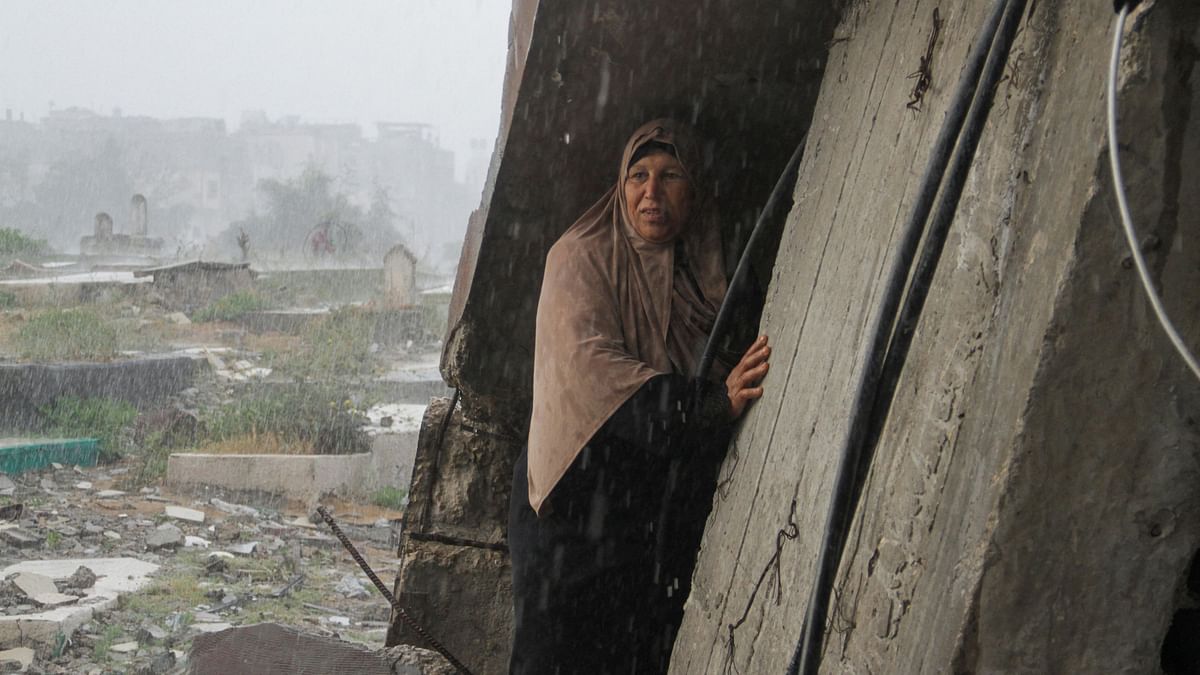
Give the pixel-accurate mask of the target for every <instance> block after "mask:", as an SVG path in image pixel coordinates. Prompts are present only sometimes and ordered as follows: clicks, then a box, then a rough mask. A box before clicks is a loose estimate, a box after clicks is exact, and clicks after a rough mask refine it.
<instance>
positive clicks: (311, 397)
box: [205, 387, 371, 455]
mask: <svg viewBox="0 0 1200 675" xmlns="http://www.w3.org/2000/svg"><path fill="white" fill-rule="evenodd" d="M349 404H350V401H349V400H348V399H347V398H346V397H345V396H344V395H340V394H339V393H337V392H335V391H334V390H331V389H327V388H301V387H288V388H285V389H280V388H271V389H265V390H263V391H261V392H259V393H257V394H256V395H252V396H251V397H249V398H247V399H245V400H242V401H238V402H236V403H231V404H228V405H226V406H224V407H222V408H220V409H218V410H217V411H216V412H215V413H213V414H212V415H211V416H210V417H209V419H207V420H206V424H205V426H206V428H207V430H208V431H207V440H209V441H228V440H231V439H235V438H238V437H242V436H247V435H251V436H258V435H265V434H274V435H275V436H277V437H278V438H279V439H280V440H282V441H284V442H288V441H304V442H307V443H310V444H312V446H313V449H314V450H315V451H316V452H318V453H320V454H325V455H344V454H351V453H356V452H369V451H370V449H371V445H370V440H369V439H368V437H367V435H366V432H364V431H363V429H362V427H363V425H364V423H365V422H366V418H365V417H364V416H363V415H362V413H359V412H357V411H355V410H353V409H352V407H351V405H349Z"/></svg>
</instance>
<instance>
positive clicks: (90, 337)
mask: <svg viewBox="0 0 1200 675" xmlns="http://www.w3.org/2000/svg"><path fill="white" fill-rule="evenodd" d="M118 341H119V334H118V331H117V329H116V327H115V326H113V325H112V324H111V323H109V322H107V321H105V320H104V319H103V318H101V316H100V315H99V314H97V313H96V312H93V311H91V310H86V309H52V310H50V311H48V312H43V313H41V314H38V315H37V316H34V317H33V318H31V319H30V320H29V321H27V322H25V324H24V325H22V326H21V327H20V329H18V330H17V334H16V336H15V337H14V342H15V344H16V347H17V350H18V351H19V352H20V353H21V355H22V356H24V357H25V358H27V359H32V360H35V361H67V360H80V359H86V360H94V359H109V358H112V357H114V356H116V355H117V345H118Z"/></svg>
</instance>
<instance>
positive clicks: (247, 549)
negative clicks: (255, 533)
mask: <svg viewBox="0 0 1200 675" xmlns="http://www.w3.org/2000/svg"><path fill="white" fill-rule="evenodd" d="M260 546H261V544H260V543H259V542H257V541H248V542H246V543H244V544H234V545H233V546H230V547H229V550H230V552H232V553H236V554H238V555H255V554H256V553H258V550H259V547H260Z"/></svg>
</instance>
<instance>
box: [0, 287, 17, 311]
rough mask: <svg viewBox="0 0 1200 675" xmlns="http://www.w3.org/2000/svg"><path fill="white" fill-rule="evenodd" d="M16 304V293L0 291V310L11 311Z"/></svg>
mask: <svg viewBox="0 0 1200 675" xmlns="http://www.w3.org/2000/svg"><path fill="white" fill-rule="evenodd" d="M17 304H18V303H17V294H16V293H13V292H12V291H0V309H12V308H13V307H16V306H17Z"/></svg>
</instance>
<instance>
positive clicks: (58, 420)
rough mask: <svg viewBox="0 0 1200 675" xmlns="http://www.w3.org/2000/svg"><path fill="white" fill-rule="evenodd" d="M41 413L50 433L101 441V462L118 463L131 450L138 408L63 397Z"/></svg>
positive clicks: (45, 407)
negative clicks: (116, 461)
mask: <svg viewBox="0 0 1200 675" xmlns="http://www.w3.org/2000/svg"><path fill="white" fill-rule="evenodd" d="M38 412H39V413H40V414H41V416H42V422H43V425H44V431H45V433H47V434H51V435H54V436H66V437H78V436H86V437H91V438H98V439H100V459H101V461H112V460H115V459H117V458H119V457H121V456H123V455H124V454H126V452H128V451H129V450H130V448H131V443H130V440H129V433H128V431H129V428H130V425H132V424H133V421H134V419H136V418H137V409H136V408H134V407H133V405H131V404H129V403H126V402H125V401H113V400H110V399H106V398H75V397H74V396H64V397H62V398H59V399H56V400H55V401H54V402H53V403H51V404H50V405H47V406H43V407H42V408H41V409H39V411H38Z"/></svg>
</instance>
